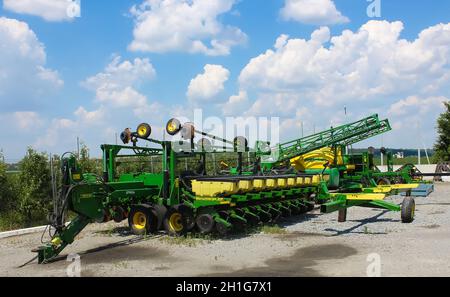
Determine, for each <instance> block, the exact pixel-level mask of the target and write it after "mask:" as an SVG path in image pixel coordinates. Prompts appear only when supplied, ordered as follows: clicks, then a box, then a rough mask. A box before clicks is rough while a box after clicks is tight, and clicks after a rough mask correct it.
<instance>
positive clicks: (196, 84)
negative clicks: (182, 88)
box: [186, 64, 230, 101]
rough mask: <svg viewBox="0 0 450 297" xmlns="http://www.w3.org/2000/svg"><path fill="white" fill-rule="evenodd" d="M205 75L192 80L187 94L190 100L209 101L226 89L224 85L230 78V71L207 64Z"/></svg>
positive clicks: (204, 68)
mask: <svg viewBox="0 0 450 297" xmlns="http://www.w3.org/2000/svg"><path fill="white" fill-rule="evenodd" d="M203 70H204V71H203V73H201V74H199V75H197V76H196V77H195V78H193V79H192V80H191V82H190V83H189V86H188V90H187V92H186V96H187V97H188V98H189V99H190V100H193V101H194V100H198V101H201V100H209V99H212V98H214V97H215V96H217V95H218V94H219V93H220V92H222V91H223V89H224V83H225V82H226V81H227V80H228V78H229V77H230V71H229V70H228V69H226V68H225V67H223V66H221V65H211V64H207V65H205V67H203Z"/></svg>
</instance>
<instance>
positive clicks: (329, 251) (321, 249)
mask: <svg viewBox="0 0 450 297" xmlns="http://www.w3.org/2000/svg"><path fill="white" fill-rule="evenodd" d="M356 253H357V251H356V249H354V248H352V247H350V246H346V245H342V244H328V245H316V246H309V247H305V248H301V249H298V250H296V251H295V253H294V254H293V255H291V256H286V257H277V258H272V259H269V260H267V261H265V262H264V263H265V266H261V267H251V268H243V269H239V270H235V271H231V272H226V273H212V274H203V275H199V276H203V277H205V276H206V277H250V276H251V277H278V276H305V277H310V276H323V275H321V274H320V273H319V272H318V271H316V270H315V269H314V266H316V265H317V261H320V260H338V259H345V258H347V257H350V256H352V255H355V254H356Z"/></svg>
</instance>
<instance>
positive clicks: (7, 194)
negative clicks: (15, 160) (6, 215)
mask: <svg viewBox="0 0 450 297" xmlns="http://www.w3.org/2000/svg"><path fill="white" fill-rule="evenodd" d="M6 168H7V166H6V164H5V162H4V159H3V154H2V153H1V152H0V211H1V212H4V211H7V210H10V209H11V206H12V205H13V203H14V200H15V199H14V198H15V195H14V193H15V192H14V190H13V187H12V183H11V180H10V179H9V178H8V175H7V173H6Z"/></svg>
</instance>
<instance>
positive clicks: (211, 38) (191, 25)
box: [129, 0, 247, 56]
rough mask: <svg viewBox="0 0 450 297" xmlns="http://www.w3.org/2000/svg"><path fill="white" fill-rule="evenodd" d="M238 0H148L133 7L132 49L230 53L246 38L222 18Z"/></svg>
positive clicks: (214, 54)
mask: <svg viewBox="0 0 450 297" xmlns="http://www.w3.org/2000/svg"><path fill="white" fill-rule="evenodd" d="M234 3H235V0H208V1H204V0H146V1H144V2H143V3H142V4H141V5H139V6H133V8H132V9H131V13H132V15H133V16H134V17H135V28H134V31H133V36H134V40H133V41H132V43H131V44H130V45H129V49H130V50H132V51H143V52H155V53H164V52H173V51H178V52H188V53H202V54H206V55H211V56H218V55H228V54H229V53H230V50H231V48H232V47H233V46H236V45H238V44H242V43H244V42H245V41H246V38H247V37H246V35H245V33H243V32H242V31H241V30H240V29H239V28H237V27H233V26H229V25H225V24H223V23H221V22H220V21H219V20H218V17H219V16H220V15H222V14H224V13H227V12H230V10H231V9H232V7H233V5H234Z"/></svg>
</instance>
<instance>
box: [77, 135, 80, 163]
mask: <svg viewBox="0 0 450 297" xmlns="http://www.w3.org/2000/svg"><path fill="white" fill-rule="evenodd" d="M77 156H78V158H80V137H78V136H77Z"/></svg>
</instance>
